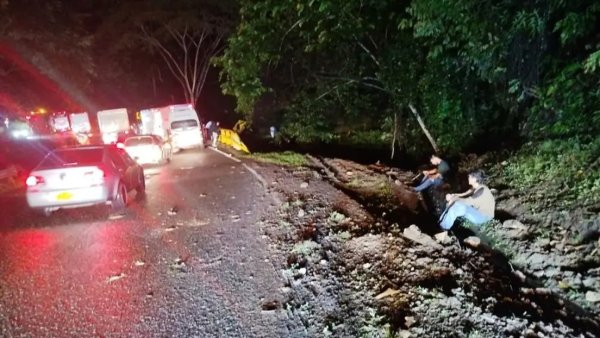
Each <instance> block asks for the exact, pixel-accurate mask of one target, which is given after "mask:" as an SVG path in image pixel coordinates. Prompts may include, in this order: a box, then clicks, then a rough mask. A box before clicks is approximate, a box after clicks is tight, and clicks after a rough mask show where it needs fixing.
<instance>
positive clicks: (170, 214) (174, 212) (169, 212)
mask: <svg viewBox="0 0 600 338" xmlns="http://www.w3.org/2000/svg"><path fill="white" fill-rule="evenodd" d="M178 211H179V209H178V208H177V207H176V206H175V207H172V208H171V209H169V211H167V215H169V216H173V215H176V214H177V212H178Z"/></svg>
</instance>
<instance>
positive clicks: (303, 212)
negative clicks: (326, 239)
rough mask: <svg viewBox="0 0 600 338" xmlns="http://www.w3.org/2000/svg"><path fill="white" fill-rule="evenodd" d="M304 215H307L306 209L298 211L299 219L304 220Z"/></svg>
mask: <svg viewBox="0 0 600 338" xmlns="http://www.w3.org/2000/svg"><path fill="white" fill-rule="evenodd" d="M304 215H306V212H305V211H304V209H300V210H298V217H300V218H302V217H304Z"/></svg>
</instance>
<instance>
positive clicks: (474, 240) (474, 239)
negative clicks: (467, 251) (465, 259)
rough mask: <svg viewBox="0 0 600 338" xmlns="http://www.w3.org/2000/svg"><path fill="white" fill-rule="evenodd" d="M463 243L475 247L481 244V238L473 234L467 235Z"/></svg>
mask: <svg viewBox="0 0 600 338" xmlns="http://www.w3.org/2000/svg"><path fill="white" fill-rule="evenodd" d="M465 244H467V245H469V246H470V247H472V248H477V247H479V245H481V239H480V238H479V237H475V236H469V237H467V238H465Z"/></svg>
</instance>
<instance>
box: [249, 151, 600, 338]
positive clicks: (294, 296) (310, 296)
mask: <svg viewBox="0 0 600 338" xmlns="http://www.w3.org/2000/svg"><path fill="white" fill-rule="evenodd" d="M251 165H252V166H254V167H255V169H257V171H258V172H260V174H261V175H262V176H263V177H264V178H265V181H266V184H267V189H268V190H269V192H270V193H271V194H272V195H273V196H274V197H275V199H276V200H278V201H280V202H281V207H280V208H279V212H278V214H276V215H270V216H269V217H266V218H265V219H264V221H263V223H262V227H263V230H264V231H265V234H266V235H267V236H269V237H270V238H271V240H272V243H273V250H275V253H274V255H275V254H277V253H278V254H280V255H281V257H282V259H281V260H280V262H279V263H280V268H281V273H282V274H283V276H284V277H285V280H286V285H285V286H283V290H284V292H285V294H286V299H284V301H283V302H282V304H281V306H282V307H283V309H285V310H286V311H287V313H288V315H289V317H290V318H291V319H293V320H295V321H297V322H300V323H302V324H303V326H304V327H305V328H306V332H307V334H308V335H309V336H325V337H327V336H335V337H348V336H352V337H354V336H363V337H449V336H456V337H506V336H527V337H594V336H595V333H596V332H600V331H596V330H599V328H600V326H599V323H598V321H597V313H598V312H596V310H595V308H594V306H597V304H598V303H594V302H589V303H590V304H589V305H590V306H582V304H580V303H578V302H571V301H570V300H569V297H568V292H564V291H565V289H562V288H560V287H559V288H558V289H556V290H555V289H553V288H549V287H546V286H545V282H544V279H543V277H544V276H541V277H542V279H541V280H540V279H539V278H537V275H536V274H535V271H532V270H529V267H530V265H527V264H523V265H522V266H515V264H512V263H511V262H510V261H508V260H507V259H506V258H505V257H504V256H503V255H502V254H500V253H499V252H497V251H494V250H491V249H489V248H488V247H487V246H486V245H483V244H478V242H477V241H475V240H473V239H470V240H466V241H464V242H463V241H462V239H464V237H466V236H467V235H464V236H462V235H461V234H459V235H458V237H459V238H460V240H459V239H458V238H457V237H455V236H450V237H444V236H440V237H439V238H438V239H439V241H440V242H442V243H439V242H438V241H436V240H434V239H433V238H432V237H430V236H428V235H427V234H433V233H435V232H437V231H436V229H435V226H434V221H435V216H432V212H426V211H425V210H424V208H426V207H428V208H429V210H435V209H439V208H440V206H439V205H438V204H436V203H433V204H432V203H431V201H428V200H427V199H425V201H423V200H421V199H419V197H418V195H416V194H414V193H413V192H412V191H411V190H410V188H409V187H408V186H407V185H406V184H405V183H406V182H407V181H408V180H410V179H411V178H412V173H406V172H399V171H395V170H392V169H390V168H385V167H381V166H376V165H374V166H362V165H358V164H355V163H352V162H348V161H341V160H328V159H324V160H315V159H313V163H312V165H311V166H309V167H281V166H276V165H269V164H262V163H254V164H251ZM492 187H493V185H492ZM447 188H449V187H446V189H447ZM500 193H503V192H502V191H501V192H500ZM434 194H439V195H441V194H443V191H438V192H436V193H434ZM436 200H438V199H436V198H434V201H436ZM433 213H434V212H433ZM412 224H416V225H418V227H412V226H411V225H412ZM494 224H495V225H493V226H490V227H489V228H486V229H485V231H490V232H485V231H484V232H482V233H481V235H482V236H484V235H486V234H494V233H496V232H493V229H495V227H503V229H505V230H506V231H507V232H508V233H512V231H513V230H515V229H514V228H512V227H509V226H505V225H504V223H494ZM510 224H515V223H514V221H513V223H509V225H510ZM511 226H513V225H511ZM419 228H420V230H419ZM490 229H492V230H490ZM465 231H467V230H465ZM459 232H460V231H459ZM497 233H499V234H502V233H503V232H502V231H497ZM502 236H504V235H501V236H500V237H502ZM511 238H512V237H511ZM486 239H487V238H485V237H484V243H485V240H486ZM467 243H470V244H467ZM494 243H495V242H494ZM494 243H491V245H494ZM500 243H503V242H502V241H500ZM594 245H596V248H597V244H594ZM565 271H568V270H565ZM595 282H596V283H597V279H596V280H595ZM582 283H583V281H582ZM586 283H587V284H588V285H589V281H588V282H586ZM596 290H597V289H596Z"/></svg>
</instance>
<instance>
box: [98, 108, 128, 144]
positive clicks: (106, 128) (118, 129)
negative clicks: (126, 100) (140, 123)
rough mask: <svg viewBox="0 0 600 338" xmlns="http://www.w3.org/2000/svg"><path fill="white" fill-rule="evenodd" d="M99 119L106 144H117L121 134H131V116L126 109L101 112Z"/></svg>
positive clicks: (99, 125)
mask: <svg viewBox="0 0 600 338" xmlns="http://www.w3.org/2000/svg"><path fill="white" fill-rule="evenodd" d="M97 117H98V127H99V129H100V134H101V135H102V141H103V142H104V143H105V144H110V143H116V142H117V139H118V137H119V134H121V133H123V134H127V133H129V115H128V113H127V109H126V108H117V109H108V110H101V111H99V112H98V114H97Z"/></svg>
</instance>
